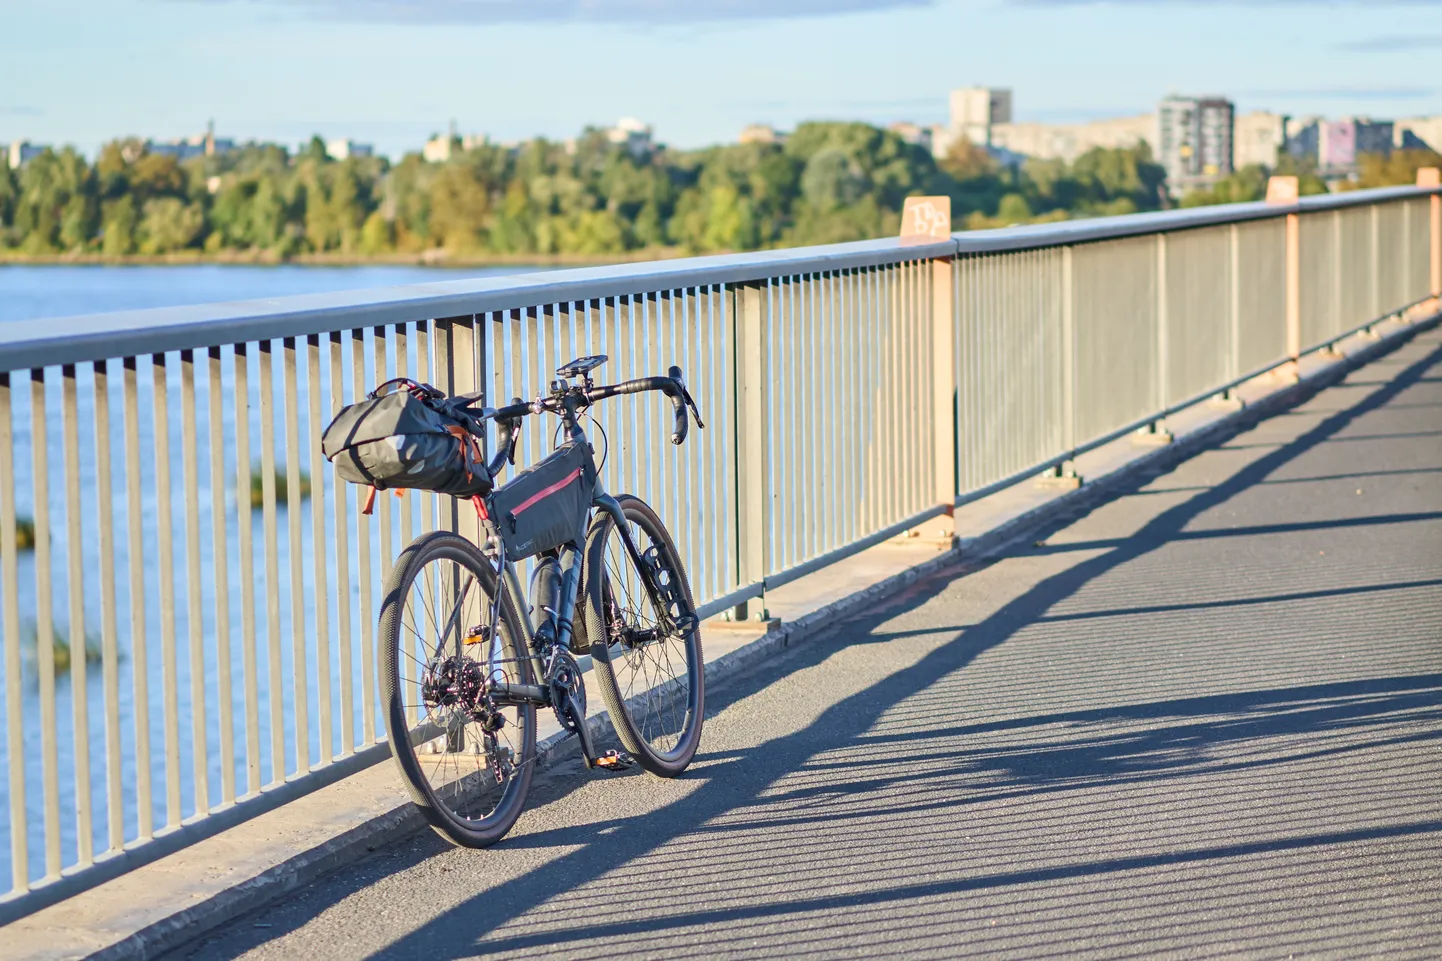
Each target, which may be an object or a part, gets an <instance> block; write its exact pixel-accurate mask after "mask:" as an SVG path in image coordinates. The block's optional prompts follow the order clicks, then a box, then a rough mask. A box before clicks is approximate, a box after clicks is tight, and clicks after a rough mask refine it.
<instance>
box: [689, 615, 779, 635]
mask: <svg viewBox="0 0 1442 961" xmlns="http://www.w3.org/2000/svg"><path fill="white" fill-rule="evenodd" d="M733 614H734V612H733V611H727V612H726V613H725V614H723V615H722V616H720V617H713V618H712V619H711V620H709V621H706V622H705V623H704V624H703V625H702V626H701V632H702V634H705V633H707V632H710V631H719V632H721V633H723V634H732V633H735V634H765V633H766V632H767V631H774V630H776V628H778V627H780V626H781V618H779V617H764V618H756V619H754V620H746V621H738V620H736V619H735V618H734V617H733V616H732V615H733Z"/></svg>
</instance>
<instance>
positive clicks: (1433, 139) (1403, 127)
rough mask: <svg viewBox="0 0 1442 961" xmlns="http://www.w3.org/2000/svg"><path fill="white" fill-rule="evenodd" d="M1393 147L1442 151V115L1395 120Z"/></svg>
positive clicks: (1393, 125) (1395, 148) (1397, 148)
mask: <svg viewBox="0 0 1442 961" xmlns="http://www.w3.org/2000/svg"><path fill="white" fill-rule="evenodd" d="M1392 148H1393V149H1394V150H1433V151H1436V152H1438V153H1442V116H1437V117H1409V118H1407V119H1406V120H1397V121H1395V122H1393V124H1392Z"/></svg>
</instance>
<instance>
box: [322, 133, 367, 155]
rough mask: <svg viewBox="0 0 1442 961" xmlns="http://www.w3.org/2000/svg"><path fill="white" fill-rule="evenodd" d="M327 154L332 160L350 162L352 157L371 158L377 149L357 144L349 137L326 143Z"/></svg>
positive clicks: (364, 144)
mask: <svg viewBox="0 0 1442 961" xmlns="http://www.w3.org/2000/svg"><path fill="white" fill-rule="evenodd" d="M325 153H326V156H327V157H330V158H331V159H332V160H349V159H350V158H351V157H369V156H371V155H373V154H374V153H375V147H373V146H372V145H371V144H368V143H356V142H355V141H354V140H351V139H350V138H349V137H347V138H344V139H342V140H331V141H329V142H328V143H326V145H325Z"/></svg>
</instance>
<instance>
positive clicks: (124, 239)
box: [101, 194, 140, 257]
mask: <svg viewBox="0 0 1442 961" xmlns="http://www.w3.org/2000/svg"><path fill="white" fill-rule="evenodd" d="M139 221H140V218H139V215H138V213H137V211H136V209H135V198H134V197H131V196H130V195H129V194H126V195H124V196H122V197H120V198H119V199H118V200H108V201H106V202H105V214H104V220H103V223H102V226H101V234H102V240H101V250H103V251H104V252H105V255H106V256H108V257H123V256H125V255H126V254H133V253H134V252H135V230H136V227H137V226H139Z"/></svg>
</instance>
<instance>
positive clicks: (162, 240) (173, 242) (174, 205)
mask: <svg viewBox="0 0 1442 961" xmlns="http://www.w3.org/2000/svg"><path fill="white" fill-rule="evenodd" d="M204 230H205V214H204V212H203V211H202V210H201V208H200V206H199V205H198V204H187V203H186V202H185V201H183V200H181V199H180V198H179V197H157V198H155V199H154V200H148V201H146V203H145V206H144V208H142V214H141V219H140V230H139V235H140V237H139V240H140V252H141V253H145V254H166V253H171V252H172V251H177V250H184V249H185V248H187V247H190V246H193V245H195V244H196V243H197V242H198V241H199V240H200V238H201V235H202V233H203V232H204Z"/></svg>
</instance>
